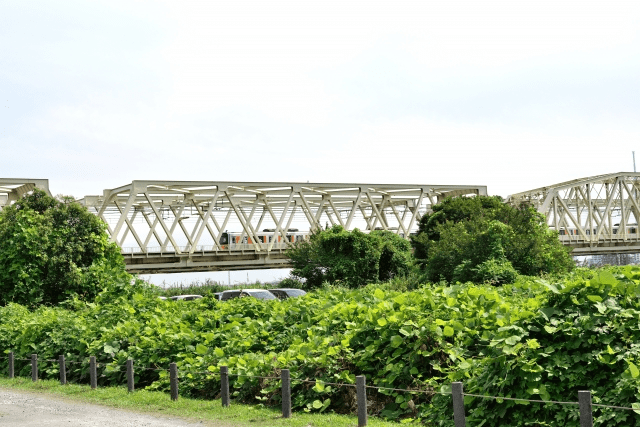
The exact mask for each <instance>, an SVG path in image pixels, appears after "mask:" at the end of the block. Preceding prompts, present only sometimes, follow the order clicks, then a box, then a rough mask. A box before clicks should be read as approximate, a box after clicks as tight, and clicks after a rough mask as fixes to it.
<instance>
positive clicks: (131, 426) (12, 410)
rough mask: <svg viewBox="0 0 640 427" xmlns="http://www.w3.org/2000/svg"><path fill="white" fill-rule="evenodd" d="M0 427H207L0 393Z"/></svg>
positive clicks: (36, 396) (29, 395) (25, 394)
mask: <svg viewBox="0 0 640 427" xmlns="http://www.w3.org/2000/svg"><path fill="white" fill-rule="evenodd" d="M0 425H1V426H2V427H5V426H7V427H8V426H11V427H13V426H15V427H24V426H36V427H37V426H47V427H59V426H65V427H76V426H82V427H84V426H87V427H88V426H91V427H93V426H99V427H107V426H108V427H196V426H197V427H203V426H205V425H207V424H204V423H201V422H193V421H185V420H182V419H180V418H171V417H156V416H153V415H148V414H139V413H136V412H130V411H127V410H123V409H112V408H107V407H104V406H98V405H91V404H87V403H77V402H71V401H68V400H63V399H59V398H56V397H52V396H48V395H40V394H35V393H28V392H23V391H20V392H17V391H13V390H7V389H0Z"/></svg>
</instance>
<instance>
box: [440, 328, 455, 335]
mask: <svg viewBox="0 0 640 427" xmlns="http://www.w3.org/2000/svg"><path fill="white" fill-rule="evenodd" d="M442 333H443V334H444V336H445V337H452V336H453V333H454V330H453V328H452V327H451V326H445V327H444V331H442Z"/></svg>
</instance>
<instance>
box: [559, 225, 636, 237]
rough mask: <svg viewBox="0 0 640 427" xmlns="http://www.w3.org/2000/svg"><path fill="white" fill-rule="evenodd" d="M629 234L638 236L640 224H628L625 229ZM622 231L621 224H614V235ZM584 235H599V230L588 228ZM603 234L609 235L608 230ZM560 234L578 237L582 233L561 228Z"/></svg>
mask: <svg viewBox="0 0 640 427" xmlns="http://www.w3.org/2000/svg"><path fill="white" fill-rule="evenodd" d="M625 229H626V232H627V234H637V233H638V224H627V226H626V227H625ZM619 230H620V224H614V225H613V230H612V234H618V231H619ZM584 233H585V234H586V235H587V236H589V235H591V234H592V233H593V234H594V235H595V234H597V233H598V230H597V229H596V228H594V229H593V230H590V229H588V228H586V229H585V230H584ZM602 233H604V234H608V233H607V231H606V230H602ZM558 234H560V235H561V236H577V235H579V234H580V232H579V231H578V229H577V228H565V227H560V229H559V230H558Z"/></svg>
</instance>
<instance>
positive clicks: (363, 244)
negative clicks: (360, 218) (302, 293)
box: [287, 225, 412, 289]
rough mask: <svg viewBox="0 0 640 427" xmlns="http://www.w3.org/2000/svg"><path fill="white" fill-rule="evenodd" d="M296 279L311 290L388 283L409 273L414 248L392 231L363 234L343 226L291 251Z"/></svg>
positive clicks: (293, 272) (312, 237) (336, 227)
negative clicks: (339, 285) (340, 285)
mask: <svg viewBox="0 0 640 427" xmlns="http://www.w3.org/2000/svg"><path fill="white" fill-rule="evenodd" d="M287 256H288V257H289V258H291V263H292V264H293V270H292V271H291V276H292V277H293V278H294V279H302V280H304V286H305V287H306V288H307V289H315V288H318V287H320V286H322V284H323V283H324V282H328V283H336V282H339V283H341V284H343V285H345V286H348V287H351V288H357V287H360V286H364V285H366V284H369V283H377V282H380V281H386V280H389V279H391V278H393V277H396V276H403V275H406V274H407V273H409V271H410V269H411V264H412V257H411V246H410V244H409V242H407V241H406V240H405V239H403V238H401V237H400V236H398V235H396V234H394V233H392V232H388V231H372V232H370V233H363V232H361V231H360V230H358V229H355V230H354V231H347V230H345V229H344V228H342V227H341V226H339V225H335V226H333V227H332V228H330V229H328V230H321V231H317V232H315V233H313V234H312V235H311V238H310V239H309V240H308V241H302V242H298V243H297V244H296V245H295V247H294V248H292V249H290V250H288V251H287Z"/></svg>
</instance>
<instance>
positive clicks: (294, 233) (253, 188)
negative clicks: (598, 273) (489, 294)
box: [0, 172, 640, 274]
mask: <svg viewBox="0 0 640 427" xmlns="http://www.w3.org/2000/svg"><path fill="white" fill-rule="evenodd" d="M34 188H41V189H43V190H45V191H47V192H48V193H49V185H48V180H46V179H6V178H5V179H2V178H0V208H1V207H2V206H4V205H7V204H10V203H12V202H14V201H15V200H17V199H18V198H19V197H20V196H21V195H23V194H25V193H27V192H29V191H31V190H33V189H34ZM486 194H487V188H486V186H474V185H402V184H317V183H281V182H226V181H133V182H132V183H131V184H128V185H125V186H122V187H119V188H114V189H109V190H104V192H103V194H102V195H101V196H86V197H84V198H83V199H80V203H82V204H83V205H85V206H86V207H87V208H88V209H89V210H90V211H92V212H94V213H95V214H96V215H98V216H99V217H100V218H102V219H103V220H104V221H105V222H106V224H107V228H108V232H109V234H110V236H111V240H112V241H114V242H116V243H117V244H118V245H119V246H120V247H121V248H122V253H123V255H124V257H125V262H126V264H127V269H128V270H129V271H130V272H133V273H141V274H149V273H167V272H186V271H220V270H249V269H265V268H287V267H290V264H289V260H288V259H287V257H286V256H285V251H286V249H287V248H288V247H289V246H291V245H292V244H294V243H295V242H296V241H299V240H301V239H305V238H308V235H309V233H310V232H312V231H313V230H318V229H324V228H327V227H329V226H332V225H335V224H339V225H341V226H343V227H344V228H346V229H347V230H353V229H354V228H359V229H360V230H363V231H365V232H367V231H371V230H376V229H380V230H388V231H392V232H394V233H397V234H399V235H401V236H403V237H405V238H408V236H409V235H410V234H411V233H413V232H415V231H416V229H417V222H418V220H419V218H420V216H421V215H423V214H424V213H425V212H427V211H428V210H429V209H430V207H431V205H433V204H435V203H437V202H438V201H439V200H441V199H443V198H444V197H450V196H451V197H455V196H461V195H486ZM507 202H508V203H512V204H518V203H522V202H526V203H530V204H531V205H533V206H534V207H535V208H536V209H537V210H538V211H539V212H540V213H542V214H544V215H545V217H546V218H547V224H548V225H549V227H550V228H551V229H553V230H557V231H558V233H559V236H558V237H559V239H560V240H561V241H562V243H563V244H565V245H567V246H569V247H571V248H573V254H574V255H599V254H608V253H640V231H639V228H638V219H640V173H628V172H620V173H615V174H608V175H599V176H593V177H588V178H582V179H576V180H572V181H567V182H563V183H559V184H555V185H551V186H547V187H541V188H538V189H535V190H530V191H525V192H522V193H518V194H513V195H511V196H509V198H508V199H507Z"/></svg>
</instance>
